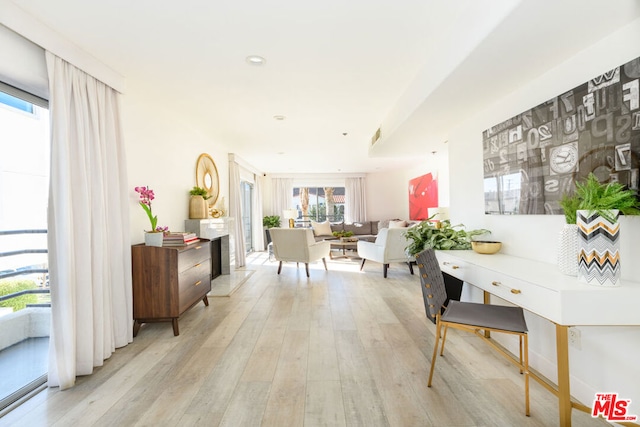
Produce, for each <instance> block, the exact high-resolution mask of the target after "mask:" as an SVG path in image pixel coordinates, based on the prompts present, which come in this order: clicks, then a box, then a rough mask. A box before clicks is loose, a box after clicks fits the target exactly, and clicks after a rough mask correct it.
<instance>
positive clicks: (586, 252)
mask: <svg viewBox="0 0 640 427" xmlns="http://www.w3.org/2000/svg"><path fill="white" fill-rule="evenodd" d="M560 206H561V207H562V209H563V210H564V213H565V218H566V219H567V222H568V223H569V221H575V222H576V224H577V232H576V234H577V236H578V237H577V239H578V248H577V263H578V266H577V275H578V278H579V279H580V280H581V281H583V282H586V283H589V284H592V285H600V286H617V285H618V284H619V281H620V254H619V246H620V243H619V242H620V240H619V238H618V236H619V232H620V225H619V223H618V216H619V215H620V214H623V215H640V202H639V201H638V196H637V193H636V192H635V191H632V190H629V189H627V188H626V187H625V186H624V185H622V184H620V183H619V182H609V183H601V182H600V181H599V180H598V178H597V177H596V176H595V175H594V174H593V173H590V174H589V176H588V177H587V179H586V180H585V181H584V182H576V190H575V192H574V194H573V195H565V196H563V198H562V200H561V201H560Z"/></svg>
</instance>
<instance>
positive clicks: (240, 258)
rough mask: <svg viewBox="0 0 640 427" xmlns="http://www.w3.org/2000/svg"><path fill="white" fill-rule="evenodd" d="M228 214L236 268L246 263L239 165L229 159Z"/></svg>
mask: <svg viewBox="0 0 640 427" xmlns="http://www.w3.org/2000/svg"><path fill="white" fill-rule="evenodd" d="M229 193H230V194H229V198H230V199H231V200H229V216H230V217H232V218H233V219H234V220H233V222H232V224H233V229H232V230H231V232H232V233H233V238H234V242H235V256H236V268H238V267H244V266H245V264H246V263H247V259H246V255H245V246H244V230H243V227H242V202H241V197H242V196H241V194H240V165H238V163H236V162H235V161H234V160H229Z"/></svg>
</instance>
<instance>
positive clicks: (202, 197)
mask: <svg viewBox="0 0 640 427" xmlns="http://www.w3.org/2000/svg"><path fill="white" fill-rule="evenodd" d="M189 194H190V195H191V198H190V199H189V219H207V218H208V217H209V203H208V202H207V200H208V199H210V198H211V196H210V195H209V193H208V192H207V190H205V189H204V188H202V187H198V186H195V187H193V188H192V189H191V190H189Z"/></svg>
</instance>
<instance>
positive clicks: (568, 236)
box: [558, 194, 580, 276]
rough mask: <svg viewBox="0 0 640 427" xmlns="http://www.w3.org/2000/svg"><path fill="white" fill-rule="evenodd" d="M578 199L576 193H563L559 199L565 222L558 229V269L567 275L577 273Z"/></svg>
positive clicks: (575, 274)
mask: <svg viewBox="0 0 640 427" xmlns="http://www.w3.org/2000/svg"><path fill="white" fill-rule="evenodd" d="M579 206H580V199H579V198H578V196H577V195H576V194H572V195H568V194H564V195H563V196H562V199H560V207H562V210H563V212H564V218H565V221H566V224H564V226H563V227H562V230H561V231H560V239H559V245H558V269H559V270H560V272H561V273H563V274H566V275H568V276H577V275H578V225H577V224H576V211H577V210H578V209H579Z"/></svg>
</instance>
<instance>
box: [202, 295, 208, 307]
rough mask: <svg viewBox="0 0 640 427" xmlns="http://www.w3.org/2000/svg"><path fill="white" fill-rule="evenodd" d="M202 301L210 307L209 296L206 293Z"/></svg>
mask: <svg viewBox="0 0 640 427" xmlns="http://www.w3.org/2000/svg"><path fill="white" fill-rule="evenodd" d="M202 302H203V303H204V305H205V306H207V307H209V298H207V296H206V295H205V296H204V298H202Z"/></svg>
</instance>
